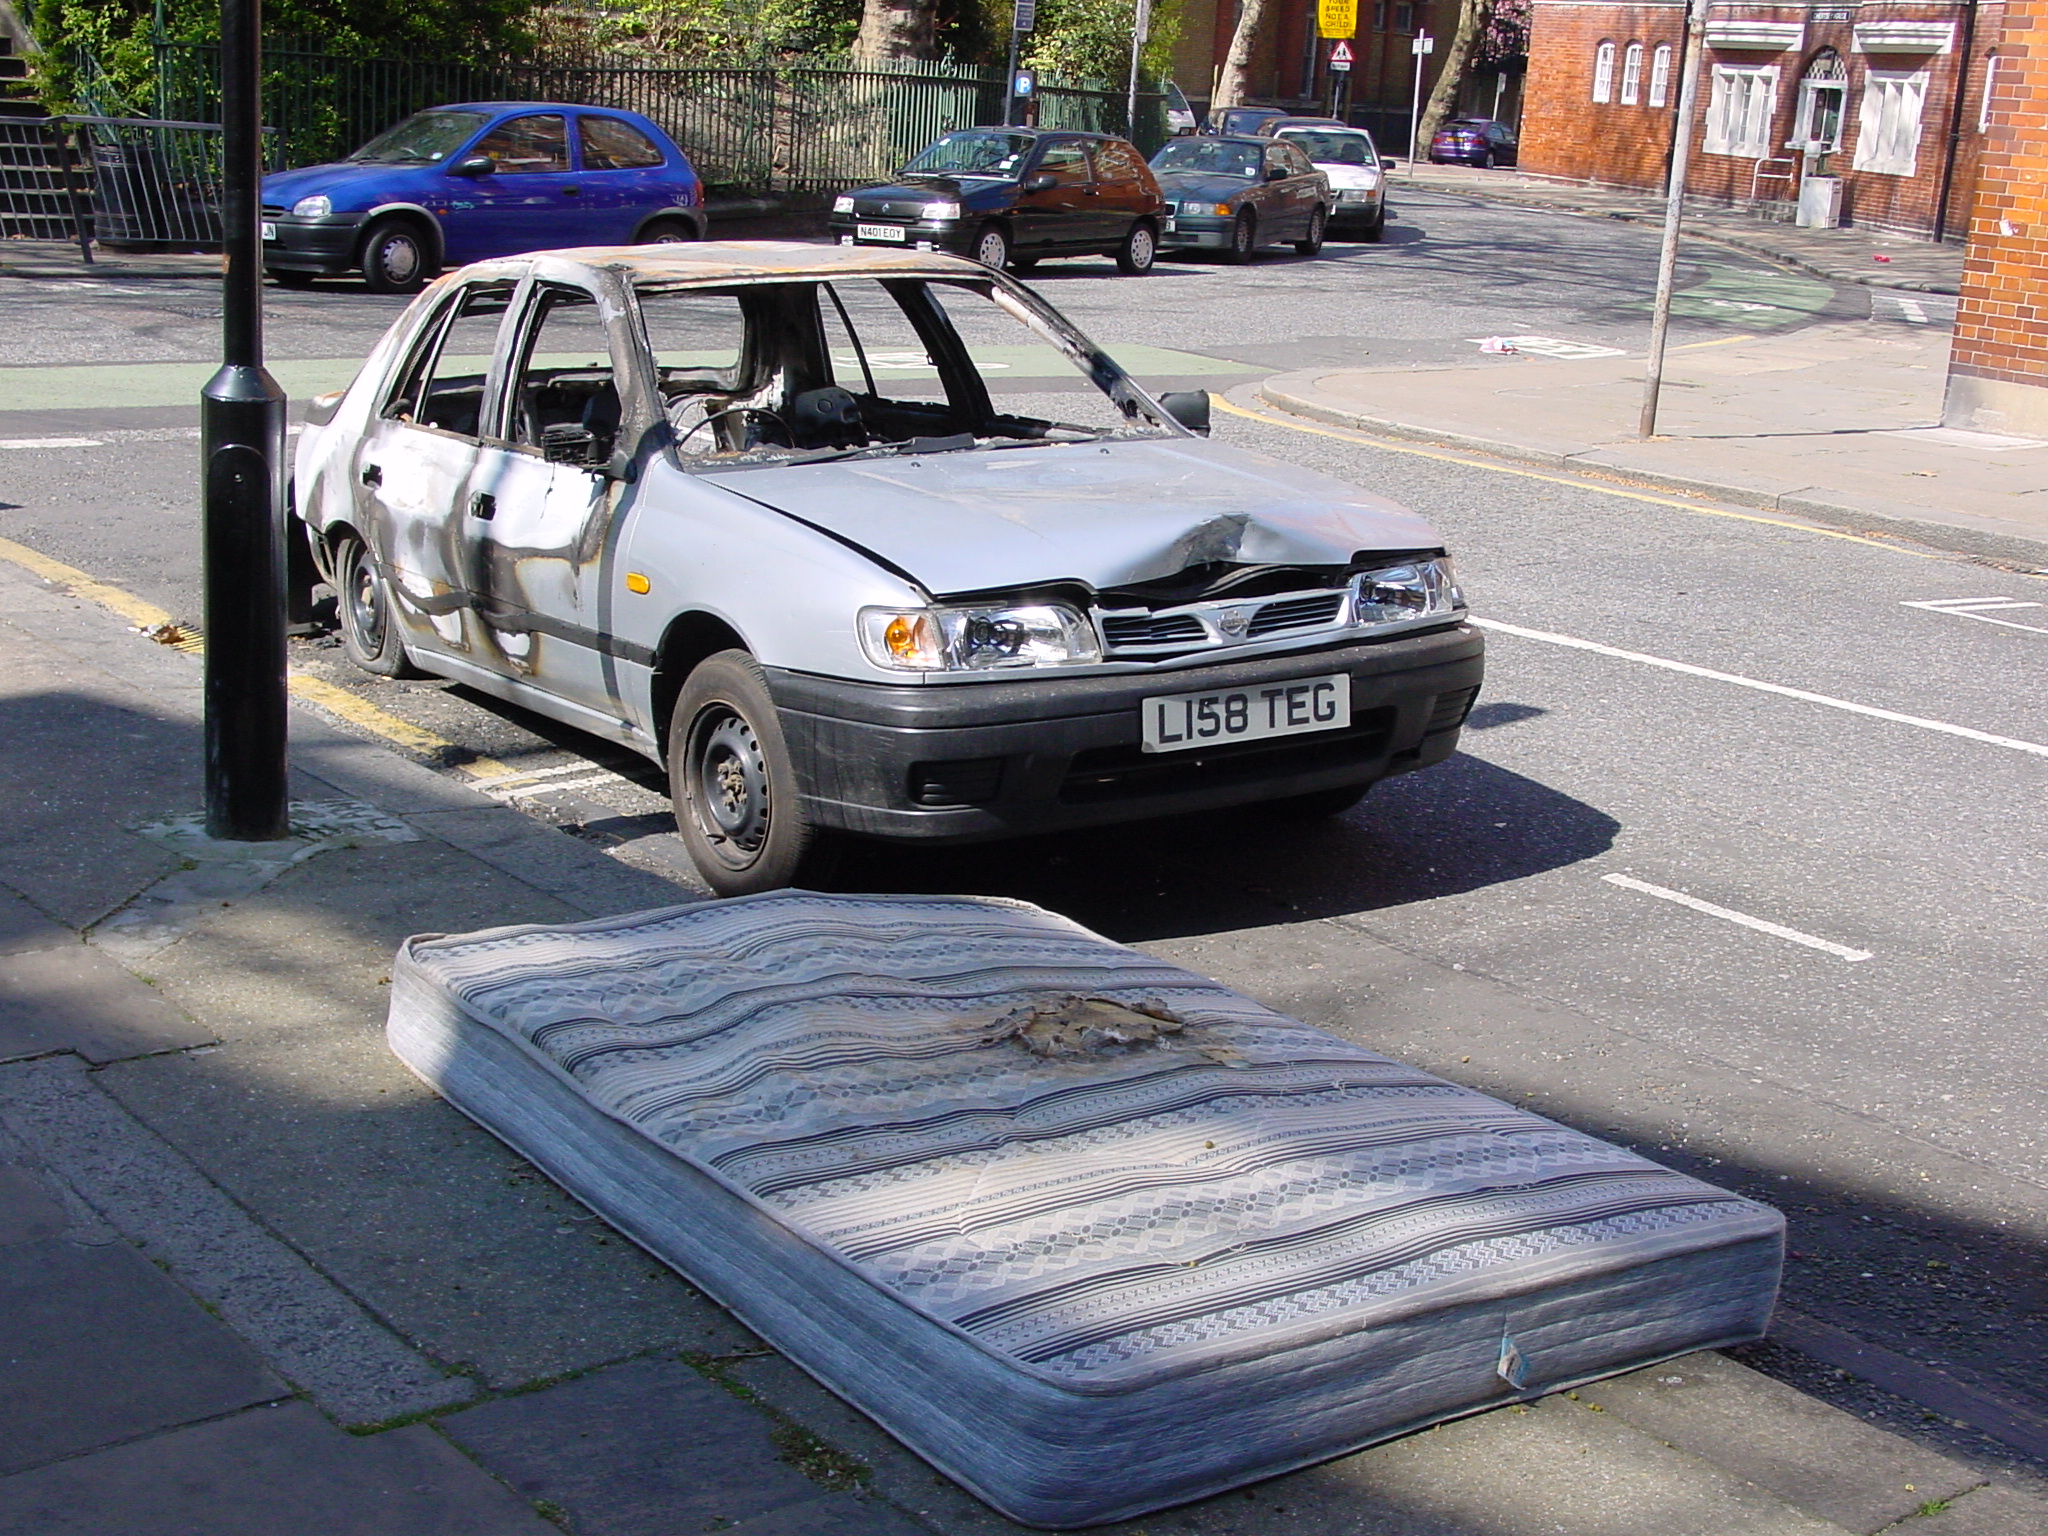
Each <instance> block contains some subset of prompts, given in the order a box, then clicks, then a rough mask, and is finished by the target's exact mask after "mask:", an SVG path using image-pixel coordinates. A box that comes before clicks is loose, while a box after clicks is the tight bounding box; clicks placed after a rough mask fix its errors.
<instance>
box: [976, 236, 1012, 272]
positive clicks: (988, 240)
mask: <svg viewBox="0 0 2048 1536" xmlns="http://www.w3.org/2000/svg"><path fill="white" fill-rule="evenodd" d="M974 259H975V260H976V261H978V262H980V263H981V264H982V265H983V266H984V267H987V268H989V270H991V271H994V272H1000V271H1002V270H1003V268H1004V267H1005V266H1006V265H1007V264H1008V263H1009V260H1010V237H1009V236H1008V235H1006V234H1004V233H1003V226H1002V225H1000V224H984V225H982V227H981V233H980V234H978V235H976V236H975V237H974Z"/></svg>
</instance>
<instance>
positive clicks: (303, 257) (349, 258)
mask: <svg viewBox="0 0 2048 1536" xmlns="http://www.w3.org/2000/svg"><path fill="white" fill-rule="evenodd" d="M263 225H264V228H265V229H266V230H268V231H272V232H274V233H275V236H276V238H275V239H269V238H266V239H265V240H264V242H263V265H264V266H266V267H273V268H276V269H278V270H281V271H286V272H319V273H323V274H325V275H327V276H330V277H333V276H339V275H340V274H341V273H343V272H353V271H355V269H356V242H357V239H358V238H359V237H360V235H361V234H362V227H363V220H362V215H360V214H335V215H333V216H331V217H329V218H325V219H294V218H291V217H290V216H289V215H287V216H285V217H283V218H272V217H268V216H266V217H265V218H264V220H263Z"/></svg>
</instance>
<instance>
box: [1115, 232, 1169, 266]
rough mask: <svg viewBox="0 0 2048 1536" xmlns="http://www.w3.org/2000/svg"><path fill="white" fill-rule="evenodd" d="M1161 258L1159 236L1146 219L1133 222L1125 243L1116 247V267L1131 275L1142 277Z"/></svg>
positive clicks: (1125, 237)
mask: <svg viewBox="0 0 2048 1536" xmlns="http://www.w3.org/2000/svg"><path fill="white" fill-rule="evenodd" d="M1158 258H1159V236H1158V235H1157V234H1155V233H1154V232H1153V230H1152V225H1151V224H1150V222H1149V221H1147V220H1145V219H1139V220H1138V221H1137V222H1136V223H1134V224H1132V225H1131V227H1130V230H1129V231H1128V232H1127V233H1126V234H1125V235H1124V243H1123V244H1122V245H1120V246H1118V247H1117V248H1116V268H1117V270H1118V271H1119V272H1122V273H1124V274H1125V275H1126V276H1129V277H1142V276H1144V274H1145V273H1147V272H1150V271H1151V270H1152V263H1153V262H1154V261H1156V260H1158Z"/></svg>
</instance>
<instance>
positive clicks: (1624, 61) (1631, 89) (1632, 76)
mask: <svg viewBox="0 0 2048 1536" xmlns="http://www.w3.org/2000/svg"><path fill="white" fill-rule="evenodd" d="M1642 99H1643V45H1642V44H1641V43H1630V44H1629V45H1628V49H1627V51H1626V52H1624V53H1623V54H1622V56H1621V104H1622V105H1623V106H1624V107H1632V106H1634V105H1636V103H1638V102H1640V101H1641V100H1642Z"/></svg>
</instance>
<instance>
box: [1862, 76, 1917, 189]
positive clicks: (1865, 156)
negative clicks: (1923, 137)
mask: <svg viewBox="0 0 2048 1536" xmlns="http://www.w3.org/2000/svg"><path fill="white" fill-rule="evenodd" d="M1926 105H1927V71H1926V70H1924V69H1913V70H1907V69H1873V70H1871V71H1870V73H1869V75H1868V76H1867V77H1866V78H1865V80H1864V83H1863V109H1862V111H1860V112H1859V113H1858V114H1857V117H1856V161H1855V169H1857V170H1859V171H1876V172H1878V173H1879V174H1880V175H1884V176H1910V175H1912V174H1913V170H1914V166H1915V164H1916V162H1917V161H1918V159H1919V156H1920V112H1921V109H1922V108H1923V107H1925V106H1926Z"/></svg>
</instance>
